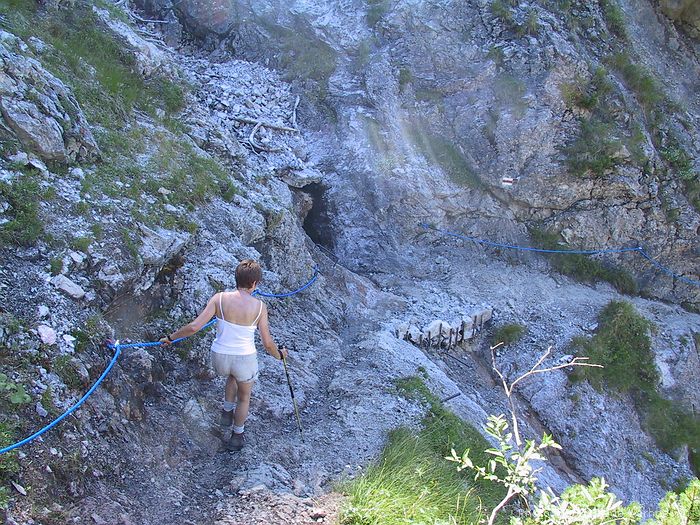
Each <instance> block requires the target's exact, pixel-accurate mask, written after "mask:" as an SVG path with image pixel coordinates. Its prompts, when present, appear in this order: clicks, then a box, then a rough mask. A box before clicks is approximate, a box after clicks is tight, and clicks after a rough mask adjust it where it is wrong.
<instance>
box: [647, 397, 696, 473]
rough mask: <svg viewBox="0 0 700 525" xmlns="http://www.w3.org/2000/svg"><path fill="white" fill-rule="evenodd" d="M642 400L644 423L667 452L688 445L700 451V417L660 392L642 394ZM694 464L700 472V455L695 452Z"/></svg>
mask: <svg viewBox="0 0 700 525" xmlns="http://www.w3.org/2000/svg"><path fill="white" fill-rule="evenodd" d="M639 404H640V406H641V408H642V412H643V413H644V414H645V418H644V425H645V427H646V429H647V430H648V431H649V433H650V434H651V435H652V436H653V437H654V439H655V440H656V443H657V444H658V445H659V447H661V448H662V449H663V450H665V451H666V452H672V451H674V450H677V449H678V448H680V447H682V446H684V445H686V444H687V445H688V446H689V447H691V448H692V449H695V450H696V451H700V419H698V417H697V416H694V415H693V414H692V412H691V411H690V410H689V409H687V408H685V407H683V406H682V405H680V404H679V403H678V402H676V401H671V400H669V399H665V398H663V397H662V396H661V395H659V394H658V393H656V392H651V393H648V394H646V395H644V396H642V397H641V398H640V401H639ZM695 458H696V459H695V461H694V462H693V463H694V464H693V468H694V470H695V472H696V474H697V473H700V463H698V459H700V457H698V456H697V453H696V455H695Z"/></svg>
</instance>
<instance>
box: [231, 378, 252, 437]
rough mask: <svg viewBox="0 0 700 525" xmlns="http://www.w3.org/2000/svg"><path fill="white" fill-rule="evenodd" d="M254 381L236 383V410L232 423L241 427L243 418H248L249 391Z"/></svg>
mask: <svg viewBox="0 0 700 525" xmlns="http://www.w3.org/2000/svg"><path fill="white" fill-rule="evenodd" d="M254 383H255V381H248V382H246V383H238V403H237V404H236V412H235V414H234V416H233V424H234V426H236V427H242V426H243V425H245V420H246V419H247V418H248V408H249V406H250V393H251V391H252V390H253V384H254Z"/></svg>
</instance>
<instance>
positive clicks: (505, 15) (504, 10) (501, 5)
mask: <svg viewBox="0 0 700 525" xmlns="http://www.w3.org/2000/svg"><path fill="white" fill-rule="evenodd" d="M517 5H518V2H517V1H516V0H493V1H492V2H491V14H492V15H493V16H495V17H496V18H499V19H501V20H502V21H503V22H504V23H505V24H506V25H508V26H512V25H513V20H514V18H513V7H515V6H517Z"/></svg>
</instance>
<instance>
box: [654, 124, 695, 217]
mask: <svg viewBox="0 0 700 525" xmlns="http://www.w3.org/2000/svg"><path fill="white" fill-rule="evenodd" d="M659 153H660V155H661V158H662V159H664V160H665V161H666V162H667V163H668V165H669V167H670V170H671V172H672V173H673V175H675V177H676V178H677V179H680V181H681V183H682V184H683V187H684V190H685V196H686V197H687V198H688V200H689V201H690V203H691V205H692V206H693V207H694V208H695V209H696V210H697V211H700V173H698V172H697V171H695V170H694V169H693V159H692V157H691V156H690V155H689V154H688V152H686V151H685V150H684V149H683V147H682V146H681V145H680V142H679V141H678V139H677V138H676V137H674V136H670V137H669V138H668V139H667V145H666V147H665V148H662V149H661V150H660V152H659Z"/></svg>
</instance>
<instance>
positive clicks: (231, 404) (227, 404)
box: [224, 399, 236, 412]
mask: <svg viewBox="0 0 700 525" xmlns="http://www.w3.org/2000/svg"><path fill="white" fill-rule="evenodd" d="M235 409H236V402H235V401H226V400H225V399H224V410H225V411H226V412H231V410H235Z"/></svg>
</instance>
